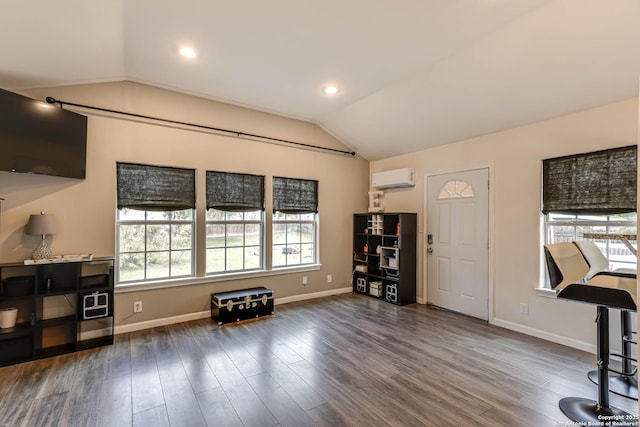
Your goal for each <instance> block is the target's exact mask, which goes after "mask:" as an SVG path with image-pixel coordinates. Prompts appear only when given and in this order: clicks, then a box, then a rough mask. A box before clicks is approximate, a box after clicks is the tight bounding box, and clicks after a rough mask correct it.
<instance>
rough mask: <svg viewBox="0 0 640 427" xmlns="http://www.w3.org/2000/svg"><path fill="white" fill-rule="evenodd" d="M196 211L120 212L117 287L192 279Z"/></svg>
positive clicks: (123, 210)
mask: <svg viewBox="0 0 640 427" xmlns="http://www.w3.org/2000/svg"><path fill="white" fill-rule="evenodd" d="M193 230H194V220H193V210H192V209H184V210H179V211H143V210H136V209H128V208H124V209H119V210H118V267H119V268H118V283H126V282H143V281H146V280H158V279H167V278H178V277H189V276H193Z"/></svg>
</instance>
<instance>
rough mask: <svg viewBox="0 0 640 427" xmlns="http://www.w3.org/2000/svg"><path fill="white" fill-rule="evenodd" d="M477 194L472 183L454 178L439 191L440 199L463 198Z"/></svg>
mask: <svg viewBox="0 0 640 427" xmlns="http://www.w3.org/2000/svg"><path fill="white" fill-rule="evenodd" d="M475 196H476V194H475V192H474V191H473V187H471V184H469V183H468V182H466V181H462V180H458V179H454V180H452V181H449V182H447V183H446V184H445V185H443V186H442V188H441V189H440V193H438V200H442V199H461V198H468V197H475Z"/></svg>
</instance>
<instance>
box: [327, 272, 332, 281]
mask: <svg viewBox="0 0 640 427" xmlns="http://www.w3.org/2000/svg"><path fill="white" fill-rule="evenodd" d="M331 282H333V277H331V275H330V274H327V283H331Z"/></svg>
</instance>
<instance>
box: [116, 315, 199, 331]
mask: <svg viewBox="0 0 640 427" xmlns="http://www.w3.org/2000/svg"><path fill="white" fill-rule="evenodd" d="M207 317H211V311H208V310H207V311H200V312H197V313H189V314H181V315H180V316H172V317H163V318H160V319H153V320H145V321H143V322H136V323H127V324H126V325H117V326H116V327H115V328H114V330H113V333H114V334H116V335H118V334H124V333H127V332H134V331H141V330H143V329H150V328H155V327H157V326H167V325H173V324H174V323H182V322H189V321H191V320H198V319H206V318H207Z"/></svg>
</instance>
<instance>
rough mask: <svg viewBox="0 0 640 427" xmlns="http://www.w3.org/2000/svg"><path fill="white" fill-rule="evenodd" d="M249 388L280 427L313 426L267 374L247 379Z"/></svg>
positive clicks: (292, 400)
mask: <svg viewBox="0 0 640 427" xmlns="http://www.w3.org/2000/svg"><path fill="white" fill-rule="evenodd" d="M247 381H248V382H249V384H250V385H251V388H253V390H254V391H255V392H256V393H257V394H258V396H259V397H260V399H261V400H262V402H264V404H265V406H266V407H267V408H268V409H269V411H271V413H272V414H273V416H274V417H275V418H276V420H277V422H278V424H279V425H280V426H282V427H304V426H311V425H313V422H312V420H311V419H310V418H309V417H308V416H307V414H306V413H305V412H304V411H303V410H302V408H301V407H300V406H299V405H298V404H297V403H296V402H295V400H294V399H292V398H291V396H290V395H289V394H287V392H286V391H285V390H284V389H283V388H282V387H280V385H279V384H278V383H277V382H276V381H275V380H274V379H273V378H271V376H270V375H269V374H267V373H264V374H259V375H254V376H252V377H251V378H247Z"/></svg>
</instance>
